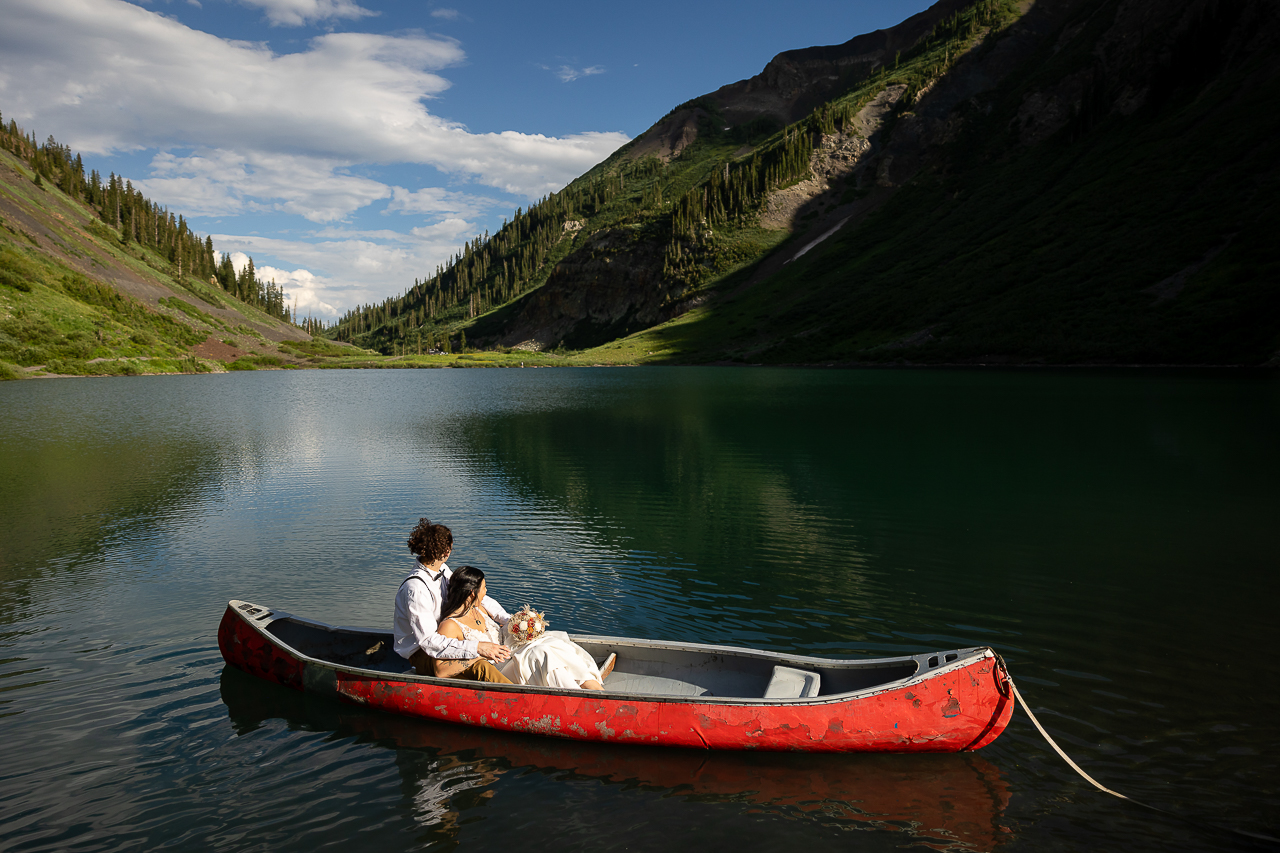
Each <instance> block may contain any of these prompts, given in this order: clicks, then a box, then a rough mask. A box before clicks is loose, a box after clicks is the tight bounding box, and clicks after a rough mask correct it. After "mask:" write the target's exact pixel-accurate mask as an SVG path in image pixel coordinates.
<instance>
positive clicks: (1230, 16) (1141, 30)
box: [499, 0, 1280, 347]
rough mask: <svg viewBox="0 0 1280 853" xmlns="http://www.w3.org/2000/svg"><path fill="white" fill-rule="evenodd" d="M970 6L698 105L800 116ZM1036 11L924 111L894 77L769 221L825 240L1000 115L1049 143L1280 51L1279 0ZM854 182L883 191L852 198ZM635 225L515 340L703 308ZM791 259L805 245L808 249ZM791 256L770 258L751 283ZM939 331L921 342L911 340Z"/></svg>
mask: <svg viewBox="0 0 1280 853" xmlns="http://www.w3.org/2000/svg"><path fill="white" fill-rule="evenodd" d="M964 5H966V0H941V2H939V3H937V4H935V5H934V6H933V7H931V8H930V9H929V10H927V11H926V12H923V13H921V14H919V15H916V16H914V17H913V18H910V19H908V20H907V21H905V22H903V23H902V24H900V25H898V26H897V27H894V28H892V29H889V30H882V31H877V32H875V33H870V34H867V35H864V36H858V37H857V38H854V39H851V40H850V41H848V42H845V43H844V44H842V45H837V46H833V47H815V48H807V49H804V50H797V51H788V52H786V53H782V54H779V55H778V56H777V57H775V58H774V59H773V60H772V61H771V62H770V63H769V64H768V65H767V66H766V67H765V69H764V70H763V71H762V72H761V73H760V74H759V75H757V76H755V77H753V78H751V79H749V80H744V81H740V82H738V83H734V84H731V85H728V86H725V87H722V88H721V89H718V90H716V91H715V92H713V93H711V94H709V95H707V96H705V97H704V98H702V99H699V100H698V102H697V103H699V104H706V105H708V106H711V107H714V108H715V109H716V110H718V111H719V113H720V115H721V116H723V117H724V118H725V119H726V120H727V121H729V122H730V123H732V124H735V125H742V124H745V123H748V122H752V121H755V120H757V119H760V118H768V119H771V120H775V121H778V122H793V121H796V120H798V119H801V118H803V117H804V116H805V115H807V114H808V113H809V112H810V111H811V110H812V109H813V108H814V107H815V106H817V105H819V104H821V103H823V102H825V101H827V100H829V99H830V98H832V97H833V96H835V95H837V94H840V93H842V92H844V91H846V90H847V89H849V88H850V85H851V83H854V82H857V81H859V80H862V79H865V78H866V76H867V75H868V74H869V73H870V72H871V71H872V70H873V69H874V68H875V67H876V66H877V65H879V64H882V63H885V62H886V61H888V62H890V63H891V62H892V59H893V56H894V54H895V53H896V52H898V51H906V50H907V49H909V48H910V47H911V46H912V45H913V44H914V43H915V42H916V41H917V40H918V39H919V38H920V37H921V36H923V35H925V34H926V33H928V32H929V30H930V29H931V28H932V27H933V26H934V24H935V23H937V22H938V21H940V20H941V19H943V18H945V17H947V16H949V15H951V14H952V13H954V12H955V11H957V10H958V9H960V8H962V7H963V6H964ZM1025 8H1026V11H1025V13H1024V14H1023V15H1022V16H1021V17H1020V18H1019V19H1018V20H1017V21H1015V22H1014V23H1013V24H1012V25H1010V26H1009V27H1008V28H1006V29H1005V30H1003V31H1001V32H1000V33H998V34H996V35H994V36H991V37H989V38H984V37H985V36H986V35H987V34H985V33H982V34H980V36H982V37H979V38H977V39H975V42H974V46H975V48H976V49H971V50H969V51H968V52H967V53H964V54H962V55H961V56H960V57H959V58H954V57H953V60H954V61H953V63H952V64H951V66H950V67H949V68H947V70H946V71H945V73H943V74H942V76H940V77H939V78H937V79H935V80H933V81H932V82H930V83H929V84H928V85H926V86H925V87H924V88H923V89H921V90H920V91H919V92H917V93H916V95H915V99H914V103H913V104H912V105H911V107H910V109H909V110H903V109H902V106H903V104H902V98H903V97H904V96H905V91H906V87H904V86H893V87H888V88H886V89H885V90H884V91H883V92H881V93H880V94H879V95H878V96H877V97H876V98H875V99H874V100H873V101H872V102H871V103H870V104H868V105H867V107H865V108H864V109H863V110H862V111H861V112H860V113H859V114H858V116H857V117H856V119H855V121H854V124H853V127H852V128H849V129H847V130H846V132H845V133H843V134H838V135H834V136H827V137H824V138H823V139H822V140H820V141H819V143H818V144H817V145H816V146H815V151H814V154H813V156H812V159H811V162H810V166H811V170H812V172H813V177H812V178H810V179H808V180H805V181H803V182H800V183H798V184H795V185H793V186H791V187H788V188H786V189H784V190H781V191H779V192H777V193H775V194H774V196H773V197H772V198H771V199H770V200H769V201H768V203H767V205H766V208H765V210H764V211H763V212H762V216H761V224H762V225H763V226H765V227H767V228H780V229H781V228H794V227H795V226H796V222H797V218H798V217H800V216H801V215H802V214H804V213H805V212H809V213H810V214H812V213H817V212H818V210H819V208H822V212H821V214H820V216H819V217H818V218H816V219H815V218H814V216H813V215H809V216H807V217H806V218H805V220H804V221H806V222H809V223H810V224H809V227H810V229H811V230H810V232H809V234H808V235H806V237H805V239H806V240H810V241H811V243H812V244H816V243H817V242H818V241H820V240H821V239H822V238H823V237H826V236H829V235H830V233H833V232H834V230H835V229H837V228H839V227H840V226H841V224H843V223H846V222H847V223H851V224H848V225H844V227H845V228H852V227H857V223H858V222H859V221H860V219H861V218H863V217H864V216H865V214H866V213H867V212H868V211H869V210H871V209H873V208H874V207H875V206H877V205H879V204H881V203H883V202H884V201H885V200H886V199H887V198H888V197H889V196H890V195H892V194H893V193H894V192H895V191H896V188H898V187H901V186H902V185H904V184H906V183H907V182H909V181H911V180H912V179H913V178H914V177H915V176H917V175H919V174H921V172H922V171H928V170H930V169H933V170H937V171H940V172H945V171H946V170H947V169H948V168H949V167H950V163H949V161H948V157H949V156H950V154H949V153H948V152H949V149H948V144H949V143H951V142H952V141H954V140H956V139H957V138H958V137H959V136H960V134H961V133H962V132H963V131H964V130H965V128H966V127H967V126H969V125H970V123H971V122H973V121H974V120H975V119H977V118H980V117H982V118H985V117H987V116H991V115H998V116H1001V119H1000V121H1001V122H1003V121H1004V118H1003V117H1004V116H1006V115H1012V116H1013V118H1012V119H1011V120H1010V121H1009V125H1008V133H1009V140H1010V142H1009V143H1008V146H1012V147H1013V148H1016V147H1018V146H1034V145H1039V144H1042V143H1044V142H1046V141H1047V140H1049V139H1050V138H1051V137H1059V138H1060V136H1061V134H1063V133H1064V132H1067V133H1075V132H1077V131H1079V132H1084V131H1085V130H1087V126H1088V123H1089V122H1096V121H1100V120H1101V119H1102V118H1104V117H1106V116H1109V115H1121V116H1124V115H1130V114H1132V113H1134V112H1135V111H1137V110H1139V109H1141V108H1142V107H1144V106H1146V105H1150V104H1153V103H1154V104H1157V105H1158V104H1159V103H1160V99H1161V98H1163V97H1168V93H1169V92H1170V91H1174V90H1176V89H1177V88H1178V87H1182V88H1183V89H1184V90H1185V89H1186V87H1187V86H1189V85H1192V84H1194V85H1202V84H1203V82H1204V81H1207V80H1209V79H1211V78H1212V77H1213V75H1214V74H1216V73H1217V71H1218V69H1220V68H1222V67H1224V66H1225V65H1227V64H1230V63H1237V64H1239V63H1242V62H1244V61H1245V58H1247V57H1249V56H1266V55H1268V51H1269V52H1271V53H1273V54H1274V53H1280V35H1277V33H1280V26H1277V25H1275V19H1276V18H1277V17H1280V12H1277V8H1280V7H1277V5H1276V3H1275V2H1274V0H1183V2H1179V3H1169V2H1168V0H1102V2H1098V0H1035V2H1034V3H1032V2H1028V3H1027V4H1026V7H1025ZM1015 73H1016V75H1020V77H1015ZM1260 73H1261V72H1260ZM993 110H996V111H995V112H993ZM711 116H712V113H711V112H708V111H707V110H704V109H702V108H701V107H699V106H693V105H691V106H687V107H684V108H681V109H678V110H676V111H674V112H672V113H671V114H670V115H668V116H666V117H665V118H664V119H663V120H662V121H660V122H658V123H657V124H656V125H654V127H652V128H651V129H650V130H649V131H648V132H646V133H645V134H643V135H642V136H641V137H639V138H638V139H637V140H636V141H635V142H634V143H633V144H632V147H631V149H630V151H629V153H630V155H631V156H633V157H642V156H649V155H652V156H656V157H659V158H661V159H663V160H668V159H670V158H672V157H675V156H678V155H679V154H680V152H681V151H683V150H684V149H685V148H687V147H688V146H689V145H690V144H692V143H693V142H694V141H695V140H696V138H697V132H698V127H699V123H700V122H705V121H706V120H707V119H709V118H710V117H711ZM890 125H891V127H888V126H890ZM887 128H888V129H887ZM997 135H998V134H997ZM1001 145H1006V143H1004V142H1001ZM1005 150H1006V151H1007V150H1010V149H1009V148H1008V147H1007V146H1006V149H1005ZM739 153H742V152H739ZM849 186H854V187H857V188H858V189H859V190H860V191H869V193H870V194H869V195H867V196H866V197H865V198H863V199H862V200H860V201H856V202H853V203H843V202H842V203H840V204H837V203H836V202H837V199H838V197H839V196H840V193H841V191H842V190H843V188H845V187H849ZM565 227H566V230H570V226H569V225H566V226H565ZM632 235H633V232H629V231H625V230H613V231H606V232H601V233H599V234H596V235H594V236H592V237H591V239H590V240H589V241H588V243H587V244H586V246H585V247H584V248H582V249H579V250H578V251H576V252H575V253H574V254H573V255H571V256H570V258H568V259H567V260H566V261H565V262H564V263H562V264H561V265H560V267H558V268H557V269H556V270H555V271H554V272H553V274H552V275H551V277H550V279H549V281H548V282H547V284H546V285H544V286H543V287H542V288H540V289H539V290H538V291H535V292H534V293H532V294H530V295H529V296H528V297H526V298H525V299H523V300H522V301H521V304H520V306H519V308H518V310H517V312H516V314H515V316H514V319H513V320H511V321H509V322H508V323H507V325H506V327H505V329H504V331H503V332H502V335H501V340H500V341H499V342H500V343H504V344H507V345H512V344H520V343H526V342H527V343H528V345H530V346H547V345H554V344H556V343H558V342H560V341H561V340H563V341H564V342H565V343H566V345H568V346H574V347H579V346H588V345H593V344H597V343H601V342H603V341H605V340H608V339H611V338H614V337H617V336H619V335H622V334H626V333H628V332H630V331H635V330H637V329H640V328H644V327H647V326H651V325H653V324H656V323H658V322H662V321H664V320H666V319H669V318H670V317H672V316H676V315H678V314H679V313H681V312H682V311H684V310H688V308H689V307H691V306H690V304H689V302H688V301H687V296H686V295H685V294H684V293H683V291H682V290H681V288H680V286H679V285H674V284H671V283H668V282H664V281H663V278H662V269H663V258H662V249H663V247H662V245H660V244H658V243H656V242H655V243H645V242H644V241H643V240H641V239H637V238H635V237H633V236H632ZM813 238H817V239H813ZM806 248H808V246H806ZM802 251H804V250H802ZM788 255H794V256H798V255H795V250H794V248H792V249H791V250H789V252H788ZM784 262H785V259H783V258H769V259H766V260H765V261H763V262H762V263H761V266H760V268H759V270H758V271H757V273H756V274H755V275H754V276H753V277H752V279H751V282H755V281H759V280H761V279H762V277H764V276H767V275H770V274H772V272H776V270H777V269H780V268H781V266H782V264H783V263H784ZM1184 279H1185V276H1184V277H1183V279H1179V280H1178V281H1174V280H1172V279H1170V280H1169V281H1166V282H1162V283H1161V284H1160V285H1159V286H1157V287H1156V288H1155V289H1153V290H1152V291H1151V292H1152V293H1153V294H1154V295H1155V296H1156V298H1157V299H1161V300H1167V299H1170V298H1174V297H1176V294H1177V292H1178V289H1179V288H1180V282H1181V281H1183V280H1184ZM746 286H750V282H749V283H748V284H747V285H742V287H746ZM927 334H928V330H925V331H924V332H921V333H920V335H922V336H923V335H927ZM924 340H926V338H925V337H920V338H919V339H917V338H908V339H905V340H904V341H903V342H900V343H898V344H895V346H898V345H900V346H908V347H909V346H916V345H918V344H920V342H921V341H924ZM886 346H889V345H886Z"/></svg>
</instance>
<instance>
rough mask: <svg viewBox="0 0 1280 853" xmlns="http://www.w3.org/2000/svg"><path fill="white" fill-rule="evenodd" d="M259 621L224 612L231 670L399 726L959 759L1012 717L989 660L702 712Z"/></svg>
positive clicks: (999, 668)
mask: <svg viewBox="0 0 1280 853" xmlns="http://www.w3.org/2000/svg"><path fill="white" fill-rule="evenodd" d="M233 604H235V603H234V602H233ZM260 620H261V617H259V620H255V619H253V618H252V617H251V616H250V615H247V614H246V613H245V612H243V611H242V610H241V609H240V608H238V607H235V606H230V605H229V606H228V608H227V611H226V614H225V615H224V616H223V619H222V624H221V626H220V627H219V630H218V645H219V648H220V649H221V651H222V655H223V658H224V659H225V660H226V661H227V663H229V664H231V665H232V666H235V667H237V668H239V669H242V670H245V671H246V672H248V673H250V674H252V675H256V676H258V677H259V678H263V679H266V680H268V681H273V682H276V683H277V684H282V685H285V686H287V687H292V688H294V689H297V690H305V691H307V692H310V693H315V694H319V695H329V696H333V697H335V698H338V699H340V700H343V701H346V702H351V703H354V704H357V705H362V706H364V707H368V708H376V709H379V710H383V711H388V712H391V713H395V714H404V715H409V716H417V717H425V718H429V719H434V720H440V721H445V722H453V723H461V724H464V725H472V726H481V727H487V728H491V729H499V730H503V731H513V732H529V733H533V734H542V735H549V736H553V737H561V738H570V739H574V740H584V741H607V742H611V743H645V744H659V745H667V746H684V747H693V748H699V749H738V750H742V749H757V750H796V751H813V752H961V751H968V750H975V749H980V748H981V747H983V746H985V745H987V744H988V743H990V742H991V741H993V740H995V738H996V737H998V736H999V735H1000V733H1001V732H1002V731H1004V729H1005V727H1006V726H1007V725H1008V723H1009V718H1010V716H1011V715H1012V714H1013V704H1014V703H1013V698H1012V696H1011V695H1009V693H1010V691H1009V690H1008V686H1007V681H1006V675H1005V672H1004V666H1003V663H1002V662H1001V661H1000V659H999V658H998V657H997V656H996V655H995V654H994V652H991V651H990V650H989V649H988V650H986V653H985V654H982V655H980V656H975V657H973V658H971V659H969V660H967V661H958V662H957V663H955V664H952V665H950V666H945V667H941V668H939V669H938V670H936V671H934V672H930V673H928V674H927V675H924V676H921V677H917V678H912V679H907V680H905V681H903V682H896V683H894V684H890V685H886V686H885V687H883V688H879V689H872V690H866V691H861V692H859V693H857V694H854V695H845V696H835V697H831V699H830V700H824V699H822V698H819V699H817V700H813V699H810V700H804V701H797V702H794V703H788V702H760V701H751V700H745V701H741V702H735V701H733V700H725V699H720V700H716V701H706V700H701V701H700V700H699V699H698V698H676V697H670V698H668V697H647V696H623V695H620V694H612V695H611V694H608V693H605V694H599V693H595V692H594V691H547V692H541V691H538V690H534V689H531V688H523V687H517V688H514V689H513V688H510V687H506V686H495V685H486V684H479V683H476V682H466V681H456V680H447V679H434V678H425V677H420V676H415V675H412V674H405V675H393V674H387V673H375V672H369V671H367V670H360V669H357V668H354V667H344V666H341V665H337V664H333V663H330V662H327V661H322V660H317V659H314V658H308V657H306V656H304V655H302V654H300V653H298V652H297V651H295V650H293V649H291V648H290V647H289V646H286V645H284V644H283V643H281V642H280V641H279V640H277V639H276V638H274V637H273V636H272V635H271V634H269V633H268V632H267V631H266V630H265V629H264V625H263V624H262V622H261V621H260Z"/></svg>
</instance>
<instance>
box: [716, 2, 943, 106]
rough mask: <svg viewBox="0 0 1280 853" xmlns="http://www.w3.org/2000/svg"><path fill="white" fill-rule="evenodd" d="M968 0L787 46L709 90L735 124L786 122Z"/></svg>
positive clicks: (902, 48)
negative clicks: (886, 24)
mask: <svg viewBox="0 0 1280 853" xmlns="http://www.w3.org/2000/svg"><path fill="white" fill-rule="evenodd" d="M966 5H968V0H939V2H937V3H934V4H933V5H932V6H930V7H929V8H928V9H926V10H925V11H923V12H921V13H919V14H918V15H913V16H911V17H910V18H908V19H907V20H905V21H903V22H902V23H901V24H898V25H897V26H895V27H891V28H889V29H887V30H876V31H875V32H873V33H866V34H865V35H860V36H856V37H854V38H851V39H849V41H847V42H845V43H844V44H838V45H831V46H829V47H808V48H804V49H801V50H788V51H786V52H785V53H780V54H778V55H777V56H775V57H774V58H773V59H772V60H771V61H770V62H769V64H768V65H766V66H765V67H764V70H763V71H761V72H760V73H759V74H757V75H756V76H755V77H752V78H750V79H748V80H741V81H739V82H737V83H731V84H729V85H728V86H722V87H721V88H719V89H717V90H716V91H714V92H712V93H711V94H710V95H708V96H707V100H709V101H711V102H712V103H714V104H715V105H716V106H717V107H719V108H720V111H721V112H722V113H723V114H724V116H725V117H726V118H727V119H729V120H730V121H731V122H733V123H734V124H745V123H746V122H749V121H752V120H753V119H757V118H760V117H762V116H763V117H767V118H772V119H775V120H777V121H779V122H782V123H784V124H787V123H790V122H793V121H798V120H799V119H802V118H804V117H805V116H806V115H808V114H809V113H810V112H812V111H813V109H814V107H816V106H818V105H820V104H822V103H824V102H826V101H829V100H830V99H831V98H833V97H835V96H836V95H838V94H840V93H842V92H844V91H846V90H847V89H848V88H849V87H850V85H851V84H852V83H854V82H856V81H858V80H861V79H863V78H865V77H866V76H867V75H868V74H870V73H871V71H872V70H873V69H875V68H876V66H878V65H882V64H884V63H886V62H889V63H892V61H893V56H894V54H895V53H898V52H899V51H905V50H907V49H908V48H910V47H911V46H912V45H914V44H915V43H916V42H917V41H918V40H919V39H920V37H921V36H923V35H925V34H926V33H928V32H929V31H930V30H931V29H933V26H934V25H935V24H937V23H938V22H939V21H941V20H943V19H944V18H946V17H948V16H950V15H952V14H954V13H955V12H956V11H957V10H959V9H962V8H964V7H965V6H966Z"/></svg>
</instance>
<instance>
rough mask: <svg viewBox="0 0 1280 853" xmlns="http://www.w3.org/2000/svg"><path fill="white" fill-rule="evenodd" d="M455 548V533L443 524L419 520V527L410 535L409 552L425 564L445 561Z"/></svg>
mask: <svg viewBox="0 0 1280 853" xmlns="http://www.w3.org/2000/svg"><path fill="white" fill-rule="evenodd" d="M452 547H453V532H452V531H450V530H449V528H447V527H445V526H444V525H443V524H432V523H431V522H430V521H427V520H426V519H425V518H420V519H418V526H417V527H415V528H413V532H412V533H410V534H409V550H410V551H412V552H413V553H414V554H415V555H416V556H417V557H418V559H419V560H421V561H422V562H424V563H434V562H435V561H436V560H442V559H444V555H445V554H448V553H449V549H450V548H452Z"/></svg>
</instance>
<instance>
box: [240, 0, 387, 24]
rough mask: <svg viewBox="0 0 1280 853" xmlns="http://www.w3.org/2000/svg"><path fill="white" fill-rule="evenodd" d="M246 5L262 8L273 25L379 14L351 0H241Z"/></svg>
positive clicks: (309, 22)
mask: <svg viewBox="0 0 1280 853" xmlns="http://www.w3.org/2000/svg"><path fill="white" fill-rule="evenodd" d="M240 2H241V3H243V4H244V5H245V6H250V7H252V8H255V9H261V10H262V11H263V12H265V13H266V15H267V20H269V21H271V24H272V25H273V26H281V25H284V26H290V27H300V26H302V25H303V24H311V23H315V22H316V21H325V20H330V19H334V18H366V17H370V16H373V15H377V14H378V13H377V12H374V11H373V10H371V9H366V8H364V7H363V6H357V5H356V4H355V3H352V2H350V0H240Z"/></svg>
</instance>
